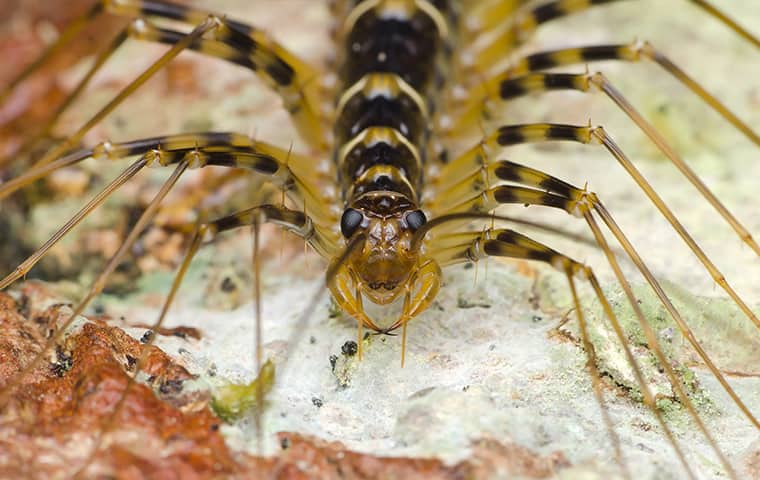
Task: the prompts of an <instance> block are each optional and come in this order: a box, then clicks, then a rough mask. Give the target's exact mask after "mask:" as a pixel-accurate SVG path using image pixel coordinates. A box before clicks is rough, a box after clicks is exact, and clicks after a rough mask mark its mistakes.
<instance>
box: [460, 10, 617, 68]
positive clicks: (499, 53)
mask: <svg viewBox="0 0 760 480" xmlns="http://www.w3.org/2000/svg"><path fill="white" fill-rule="evenodd" d="M617 1H620V0H553V1H550V2H547V3H543V4H540V5H538V6H535V7H532V8H531V9H529V10H526V11H518V12H517V13H514V14H512V15H510V16H509V17H508V21H506V22H503V23H502V24H501V25H499V26H498V27H497V28H496V29H495V31H491V32H488V33H487V35H484V36H483V37H484V41H482V42H475V43H474V44H472V45H471V46H470V47H469V48H468V49H467V51H465V53H464V54H463V55H462V58H461V59H460V61H461V67H462V68H463V69H464V70H465V71H467V70H471V69H477V70H479V71H488V70H489V69H490V67H491V66H492V65H495V64H497V63H498V62H499V61H501V60H502V59H504V58H507V56H508V55H509V53H510V52H511V51H513V50H514V48H515V47H517V46H519V45H521V44H523V43H525V42H526V41H527V40H528V39H529V38H530V36H531V35H532V34H533V32H535V31H536V29H537V28H538V27H539V25H541V24H544V23H546V22H549V21H551V20H555V19H558V18H562V17H565V16H568V15H571V14H574V13H578V12H582V11H583V10H586V9H587V8H590V7H592V6H595V5H601V4H605V3H612V2H617Z"/></svg>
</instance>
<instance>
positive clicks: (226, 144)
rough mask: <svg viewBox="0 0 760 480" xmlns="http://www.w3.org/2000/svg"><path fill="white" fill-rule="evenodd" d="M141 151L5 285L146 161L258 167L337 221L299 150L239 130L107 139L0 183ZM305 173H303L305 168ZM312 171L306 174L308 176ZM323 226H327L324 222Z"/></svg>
mask: <svg viewBox="0 0 760 480" xmlns="http://www.w3.org/2000/svg"><path fill="white" fill-rule="evenodd" d="M133 155H141V156H142V158H141V159H140V160H138V161H137V162H136V163H134V164H133V165H132V166H130V167H129V168H128V169H127V170H125V172H124V173H122V174H121V175H120V176H119V177H118V178H117V179H116V180H114V181H113V182H111V184H109V185H108V186H107V187H106V188H105V189H104V190H103V191H102V192H100V193H99V194H98V195H96V197H95V198H93V200H91V201H90V202H89V203H88V204H87V205H86V206H85V207H84V208H82V210H80V211H79V212H78V213H77V214H76V215H75V216H74V217H73V218H72V219H71V220H69V221H68V222H67V223H66V224H65V225H64V226H63V227H62V228H61V229H60V230H59V231H58V232H56V233H55V234H54V235H53V236H52V237H51V238H50V240H48V241H47V242H46V243H45V244H44V245H43V246H42V247H41V248H40V249H39V250H38V251H37V252H35V253H34V254H33V255H32V256H30V257H29V258H28V259H27V260H25V261H24V262H23V263H22V264H21V265H19V266H18V267H17V268H16V269H15V270H14V272H13V273H11V274H10V275H8V276H7V277H5V278H4V279H3V280H1V281H0V289H2V288H5V287H7V286H8V285H10V284H11V283H13V282H14V281H16V280H17V279H19V278H21V277H22V276H23V275H24V274H26V272H28V271H29V270H30V269H31V268H32V267H33V266H34V265H35V264H36V263H37V262H38V261H39V260H40V259H41V258H42V257H43V256H44V255H45V253H46V252H47V251H48V250H50V248H52V247H53V246H54V245H55V244H56V243H57V242H58V241H59V240H60V239H61V238H63V236H64V235H66V234H67V233H68V232H69V231H70V230H71V229H73V228H74V227H75V226H76V225H77V224H78V223H79V222H81V221H82V220H83V219H84V218H85V217H86V216H87V215H88V214H89V213H91V212H92V211H93V210H94V209H95V208H97V207H98V206H99V205H100V204H101V203H102V202H103V201H105V199H106V198H107V197H108V195H110V194H111V193H112V192H113V191H115V190H116V189H117V188H119V187H120V186H121V185H123V184H124V183H125V182H126V181H127V180H129V179H130V178H131V177H133V176H134V175H136V174H137V173H138V172H139V171H140V170H141V169H142V168H144V167H145V166H168V165H174V164H178V163H187V164H188V166H189V167H191V168H199V167H205V166H209V165H216V166H223V167H233V168H243V169H247V170H252V171H254V172H256V173H259V174H262V175H265V176H267V177H268V178H270V179H271V180H272V181H273V182H274V183H277V184H279V185H281V186H282V188H283V189H284V190H285V191H287V192H288V194H289V195H290V197H291V199H292V200H293V201H294V202H295V203H296V204H298V205H308V206H309V210H308V212H309V215H310V216H311V217H313V218H315V221H317V222H318V225H329V224H331V223H332V222H334V219H333V218H332V214H331V213H330V212H329V211H328V210H327V209H326V208H325V207H324V205H325V204H329V202H326V199H325V198H323V196H322V195H323V194H322V193H320V192H318V191H316V190H315V189H314V188H313V187H312V186H311V184H310V183H307V182H306V181H304V180H303V178H312V177H310V176H308V173H309V172H308V170H307V171H305V172H304V171H303V170H299V173H298V175H296V174H295V173H294V172H293V170H291V167H290V166H289V165H291V164H293V163H295V164H300V162H301V161H300V160H299V159H298V158H297V157H295V156H294V155H293V154H290V153H288V152H287V151H285V150H282V149H279V148H277V147H274V146H272V145H269V144H266V143H263V142H256V141H253V140H251V139H250V138H249V137H246V136H244V135H239V134H234V133H212V132H210V133H202V134H187V135H172V136H165V137H155V138H148V139H142V140H136V141H132V142H125V143H110V142H105V143H101V144H100V145H98V146H96V147H94V148H92V149H85V150H79V151H76V152H73V153H71V154H69V155H67V156H65V157H63V158H61V159H59V160H56V161H55V162H53V163H50V164H48V165H46V166H43V167H38V168H34V169H32V170H30V171H28V172H27V173H26V174H24V175H22V176H20V177H18V178H16V179H14V180H11V181H9V182H7V183H5V184H3V185H2V186H0V198H3V197H4V196H7V195H9V194H10V193H12V192H14V191H16V190H18V189H19V188H22V187H24V186H25V185H28V184H30V183H31V182H33V181H35V180H37V179H39V178H41V177H43V176H45V175H47V174H48V173H50V172H52V171H54V170H56V169H58V168H62V167H64V166H69V165H73V164H75V163H77V162H80V161H82V160H84V159H87V158H90V157H94V158H96V159H99V160H105V159H109V160H113V159H119V158H123V157H128V156H133ZM302 172H303V173H302ZM304 174H307V175H306V176H305V177H304V176H302V175H304ZM318 228H320V229H322V227H318ZM321 232H323V233H322V236H323V237H324V238H332V237H331V234H330V233H329V230H328V229H327V228H326V227H324V229H322V230H321ZM317 251H319V252H320V254H322V255H326V254H327V253H328V252H329V249H328V247H326V246H323V247H321V248H319V249H317Z"/></svg>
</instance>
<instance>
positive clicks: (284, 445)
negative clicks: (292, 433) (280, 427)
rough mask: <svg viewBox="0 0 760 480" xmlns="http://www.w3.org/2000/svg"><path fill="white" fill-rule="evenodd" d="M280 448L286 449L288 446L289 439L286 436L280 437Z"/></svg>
mask: <svg viewBox="0 0 760 480" xmlns="http://www.w3.org/2000/svg"><path fill="white" fill-rule="evenodd" d="M280 448H282V449H283V450H287V449H288V448H290V439H289V438H288V437H282V438H281V439H280Z"/></svg>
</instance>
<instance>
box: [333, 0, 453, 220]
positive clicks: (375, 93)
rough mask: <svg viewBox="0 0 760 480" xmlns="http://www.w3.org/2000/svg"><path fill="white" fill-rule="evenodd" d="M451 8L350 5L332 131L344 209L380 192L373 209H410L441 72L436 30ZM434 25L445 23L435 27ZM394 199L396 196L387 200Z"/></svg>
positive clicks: (438, 2)
mask: <svg viewBox="0 0 760 480" xmlns="http://www.w3.org/2000/svg"><path fill="white" fill-rule="evenodd" d="M451 3H452V2H450V1H449V0H434V1H431V2H430V5H431V6H432V7H433V8H438V9H439V10H438V11H437V12H432V13H431V12H426V11H423V10H422V9H418V8H414V7H413V6H412V3H411V2H409V5H410V7H409V8H408V9H407V10H403V9H401V10H399V9H398V8H395V9H394V10H390V9H386V7H384V3H383V2H375V1H372V0H369V2H356V6H355V7H354V8H355V10H354V13H353V14H352V15H353V20H354V21H353V25H352V26H351V29H350V31H349V32H346V34H345V45H344V52H343V64H342V66H341V68H340V70H339V71H340V74H341V81H342V84H343V87H344V93H343V95H341V97H340V99H339V103H340V105H339V110H338V117H337V119H336V122H335V132H334V133H335V139H336V144H337V150H336V155H335V159H336V162H337V163H338V167H339V168H338V171H339V172H340V173H339V175H340V182H341V186H342V188H343V192H344V196H345V198H344V200H345V202H346V205H347V206H349V205H353V204H355V202H357V201H359V200H360V197H362V196H363V195H366V194H367V193H369V192H388V195H387V196H388V199H387V201H385V202H380V203H379V204H378V202H374V203H373V207H371V208H372V209H373V210H374V209H375V208H380V209H385V208H386V207H387V208H388V211H389V212H390V211H398V209H399V208H400V207H401V205H400V204H401V203H403V204H405V205H407V206H406V207H404V208H410V207H409V206H410V205H411V206H414V205H416V204H417V202H418V193H417V192H418V191H419V188H420V186H421V182H422V168H421V165H422V163H423V161H424V158H425V150H424V145H425V143H426V142H427V136H428V131H427V130H428V126H427V125H428V119H427V118H426V116H427V112H428V111H429V110H430V108H432V106H433V104H432V97H433V96H434V95H432V93H433V90H434V89H435V88H436V85H437V84H436V76H437V75H440V74H441V72H440V71H439V69H440V68H441V65H442V62H441V59H442V56H441V53H442V52H443V48H444V40H445V39H444V38H443V36H442V35H441V33H442V32H441V30H444V31H445V30H446V29H447V28H450V26H451V25H450V22H448V20H449V19H451V18H453V12H452V10H451V5H450V4H451ZM370 5H373V6H372V7H371V8H367V7H368V6H370ZM357 12H362V13H361V14H359V15H357ZM349 18H351V17H349ZM442 21H443V22H445V23H447V24H446V25H444V27H443V29H442V28H440V24H441V22H442ZM399 194H400V195H402V196H403V197H404V198H402V199H400V200H398V201H396V200H393V199H398V198H399ZM377 195H378V194H375V196H376V197H377ZM377 205H380V206H379V207H377ZM376 213H378V214H380V215H382V214H384V213H383V212H382V211H377V212H376Z"/></svg>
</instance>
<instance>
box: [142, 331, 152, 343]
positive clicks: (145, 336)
mask: <svg viewBox="0 0 760 480" xmlns="http://www.w3.org/2000/svg"><path fill="white" fill-rule="evenodd" d="M153 335H155V333H153V330H146V332H145V333H143V336H142V337H140V343H148V342H149V341H150V339H151V338H153Z"/></svg>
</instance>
